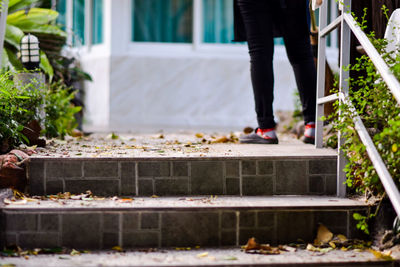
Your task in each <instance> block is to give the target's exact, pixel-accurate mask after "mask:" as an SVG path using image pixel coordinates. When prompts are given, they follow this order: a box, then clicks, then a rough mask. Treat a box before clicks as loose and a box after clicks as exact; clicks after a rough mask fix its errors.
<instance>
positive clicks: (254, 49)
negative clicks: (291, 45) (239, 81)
mask: <svg viewBox="0 0 400 267" xmlns="http://www.w3.org/2000/svg"><path fill="white" fill-rule="evenodd" d="M271 2H275V0H239V1H238V4H239V9H240V12H241V14H242V17H243V21H244V24H245V28H246V35H247V43H248V47H249V54H250V64H251V66H250V72H251V81H252V85H253V91H254V99H255V107H256V113H257V121H258V126H259V127H260V128H262V129H269V128H274V127H275V121H274V115H273V109H272V102H273V100H274V94H273V87H274V74H273V64H272V60H273V53H274V41H273V30H272V25H273V21H272V15H271V12H272V11H271V8H270V7H271V5H272V4H271Z"/></svg>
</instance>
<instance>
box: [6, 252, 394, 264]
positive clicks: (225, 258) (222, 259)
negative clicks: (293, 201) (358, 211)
mask: <svg viewBox="0 0 400 267" xmlns="http://www.w3.org/2000/svg"><path fill="white" fill-rule="evenodd" d="M393 257H394V258H395V259H400V258H399V255H398V253H393ZM0 264H15V265H16V266H143V267H150V266H151V267H153V266H181V267H182V266H188V267H189V266H208V267H211V266H236V267H238V266H398V265H397V264H398V263H396V262H387V261H382V260H377V259H376V258H375V257H374V255H373V254H372V253H370V252H368V251H346V252H345V251H341V250H333V251H330V252H328V253H320V252H311V251H307V250H298V251H296V252H283V253H282V254H280V255H259V254H248V253H244V252H242V251H241V250H240V249H239V248H226V249H206V248H200V249H194V248H192V249H191V250H184V251H182V250H174V249H173V250H158V251H155V252H140V251H127V252H115V251H97V252H96V251H93V252H90V253H85V254H81V255H76V256H71V255H69V254H56V255H39V256H29V257H28V258H27V259H25V258H24V257H18V258H10V257H8V258H4V257H0Z"/></svg>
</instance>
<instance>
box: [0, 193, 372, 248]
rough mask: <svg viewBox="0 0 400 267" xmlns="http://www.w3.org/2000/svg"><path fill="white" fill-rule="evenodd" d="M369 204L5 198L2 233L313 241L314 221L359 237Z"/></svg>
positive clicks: (77, 238) (81, 241)
mask: <svg viewBox="0 0 400 267" xmlns="http://www.w3.org/2000/svg"><path fill="white" fill-rule="evenodd" d="M366 209H367V206H366V204H365V202H364V201H362V200H351V199H340V198H334V197H322V196H315V197H310V196H291V197H289V196H280V197H277V196H275V197H271V196H270V197H260V196H257V197H218V198H215V197H212V198H211V197H185V198H178V197H161V198H135V199H133V200H132V201H129V200H128V201H127V200H122V199H117V198H106V199H97V200H96V199H95V200H71V199H68V200H66V199H59V200H57V199H53V200H48V199H47V200H38V201H29V202H27V203H25V204H24V203H23V204H21V203H12V204H10V205H6V206H4V207H3V209H2V219H3V220H2V222H3V227H2V230H3V234H4V238H1V240H3V241H4V242H5V243H6V245H11V244H17V245H19V246H21V247H25V248H35V247H40V248H43V247H68V248H81V249H110V248H111V247H113V246H116V245H118V246H120V247H123V248H135V247H147V248H148V247H154V248H167V247H195V246H202V247H203V246H213V247H223V246H239V245H243V244H246V242H247V240H248V239H249V238H251V237H256V238H257V239H258V240H259V241H260V242H262V243H270V244H288V243H291V242H296V241H298V240H299V239H301V240H303V241H304V242H312V241H313V240H314V238H315V235H316V229H317V225H318V223H323V224H324V225H326V226H327V227H328V228H329V229H330V230H331V231H332V232H333V233H335V234H339V233H340V234H344V235H346V236H347V237H348V238H356V237H359V236H360V233H359V232H358V231H357V230H356V227H355V224H356V222H355V221H354V220H353V216H352V215H353V213H354V212H358V213H365V211H366Z"/></svg>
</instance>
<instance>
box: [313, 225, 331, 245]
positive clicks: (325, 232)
mask: <svg viewBox="0 0 400 267" xmlns="http://www.w3.org/2000/svg"><path fill="white" fill-rule="evenodd" d="M332 238H333V233H332V232H331V231H329V229H328V228H327V227H326V226H325V225H323V224H320V225H319V227H318V233H317V238H316V239H315V240H314V245H316V246H322V245H324V244H327V243H329V242H330V241H331V240H332Z"/></svg>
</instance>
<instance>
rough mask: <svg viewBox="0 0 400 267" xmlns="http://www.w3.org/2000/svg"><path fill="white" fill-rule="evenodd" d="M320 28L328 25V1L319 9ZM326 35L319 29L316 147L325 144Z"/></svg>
mask: <svg viewBox="0 0 400 267" xmlns="http://www.w3.org/2000/svg"><path fill="white" fill-rule="evenodd" d="M319 12H320V13H319V29H324V28H325V27H326V26H327V19H328V3H327V2H326V1H325V2H324V3H323V4H322V6H321V7H320V10H319ZM325 50H326V35H322V34H321V31H319V35H318V65H317V108H316V118H315V119H316V122H315V124H316V125H315V147H316V148H322V146H323V127H324V122H323V121H321V119H320V118H321V116H323V115H324V104H320V103H318V99H320V98H322V97H324V96H325V65H326V64H325V61H326V54H325V53H326V52H325Z"/></svg>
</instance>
